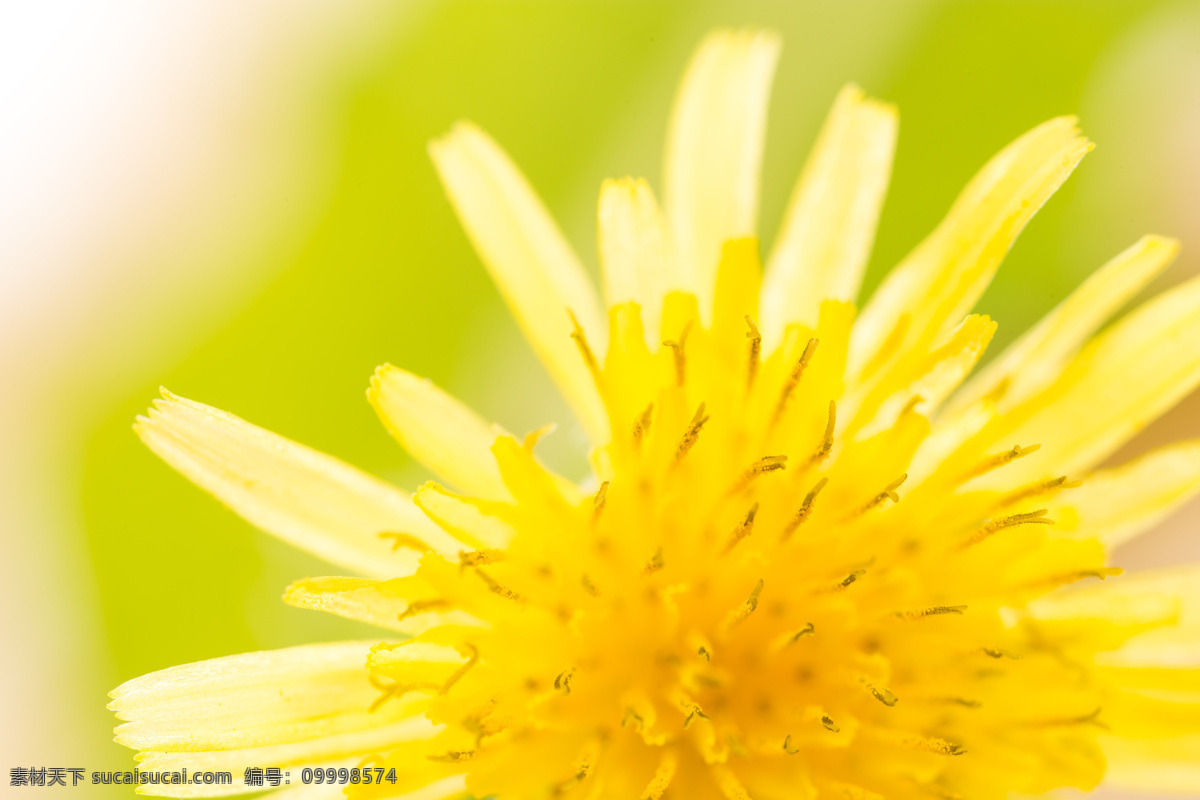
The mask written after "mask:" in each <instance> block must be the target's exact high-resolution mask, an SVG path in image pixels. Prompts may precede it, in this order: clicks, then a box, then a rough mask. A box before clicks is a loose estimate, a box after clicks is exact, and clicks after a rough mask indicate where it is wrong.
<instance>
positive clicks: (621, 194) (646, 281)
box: [596, 178, 689, 346]
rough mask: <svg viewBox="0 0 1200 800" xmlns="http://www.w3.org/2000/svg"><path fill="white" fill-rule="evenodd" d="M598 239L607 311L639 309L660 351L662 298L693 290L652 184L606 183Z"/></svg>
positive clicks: (649, 340)
mask: <svg viewBox="0 0 1200 800" xmlns="http://www.w3.org/2000/svg"><path fill="white" fill-rule="evenodd" d="M596 235H597V239H598V241H599V247H600V272H601V275H602V276H603V278H604V297H605V300H606V302H607V305H608V306H609V307H610V308H611V307H612V306H615V305H620V304H622V303H627V302H630V301H632V302H635V303H637V304H638V306H640V307H641V309H642V323H643V326H644V328H645V331H646V336H647V343H648V344H650V345H653V346H657V345H658V342H659V334H658V330H659V320H660V319H661V317H662V306H663V298H664V297H665V296H666V295H667V293H668V292H672V291H683V290H685V289H688V288H689V285H688V283H687V281H686V279H685V277H684V275H683V272H682V271H681V270H680V269H679V261H678V259H677V258H676V256H675V249H674V244H673V243H672V241H671V235H670V233H669V232H668V230H667V222H666V219H665V218H664V217H663V214H662V211H660V210H659V207H658V201H657V200H655V199H654V192H653V191H651V189H650V184H648V183H647V182H646V181H645V180H643V179H641V178H638V179H636V180H635V179H634V178H623V179H621V180H607V181H605V182H604V183H603V185H601V187H600V205H599V211H598V213H597V232H596Z"/></svg>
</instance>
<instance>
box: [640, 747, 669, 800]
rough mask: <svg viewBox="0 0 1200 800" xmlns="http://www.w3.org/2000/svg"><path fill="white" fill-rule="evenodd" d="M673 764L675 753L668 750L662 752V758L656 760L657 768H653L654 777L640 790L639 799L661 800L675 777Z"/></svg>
mask: <svg viewBox="0 0 1200 800" xmlns="http://www.w3.org/2000/svg"><path fill="white" fill-rule="evenodd" d="M675 764H676V760H675V753H673V752H672V751H670V750H668V751H666V752H665V753H663V754H662V758H660V759H659V760H658V768H657V769H655V770H654V777H653V778H651V779H650V783H649V784H647V785H646V788H645V789H643V790H642V796H641V800H661V798H662V796H663V795H664V794H666V791H667V787H669V786H670V785H671V781H672V780H673V779H674V778H675Z"/></svg>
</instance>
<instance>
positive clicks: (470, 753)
mask: <svg viewBox="0 0 1200 800" xmlns="http://www.w3.org/2000/svg"><path fill="white" fill-rule="evenodd" d="M425 757H426V758H427V759H429V760H430V761H441V762H443V763H449V764H455V763H458V762H459V761H470V760H471V759H472V758H474V757H475V751H474V750H451V751H450V752H448V753H442V754H441V755H436V756H425Z"/></svg>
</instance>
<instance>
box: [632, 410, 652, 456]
mask: <svg viewBox="0 0 1200 800" xmlns="http://www.w3.org/2000/svg"><path fill="white" fill-rule="evenodd" d="M653 414H654V403H651V404H650V405H648V406H646V410H645V411H643V412H642V415H641V416H640V417H638V420H637V422H635V423H633V443H634V445H635V446H637V447H641V445H642V439H644V438H646V434H647V433H649V432H650V420H651V419H652V418H653Z"/></svg>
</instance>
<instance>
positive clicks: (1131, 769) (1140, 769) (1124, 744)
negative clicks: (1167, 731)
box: [1101, 735, 1200, 794]
mask: <svg viewBox="0 0 1200 800" xmlns="http://www.w3.org/2000/svg"><path fill="white" fill-rule="evenodd" d="M1101 742H1102V745H1103V747H1104V756H1105V759H1106V760H1107V761H1108V771H1107V772H1106V773H1105V776H1104V780H1105V783H1106V784H1107V785H1110V786H1114V787H1119V788H1122V789H1128V790H1132V791H1136V792H1163V793H1185V794H1195V793H1196V792H1200V735H1194V736H1180V737H1176V738H1171V739H1165V740H1164V739H1124V738H1118V737H1115V736H1105V737H1103V738H1102V740H1101Z"/></svg>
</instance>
